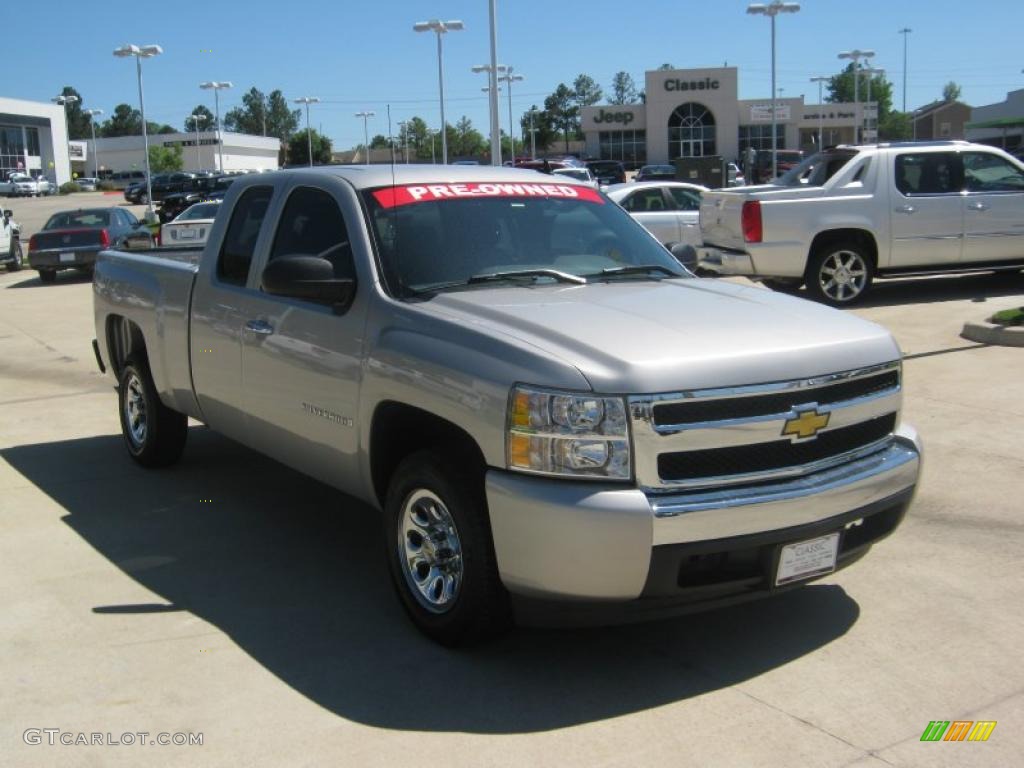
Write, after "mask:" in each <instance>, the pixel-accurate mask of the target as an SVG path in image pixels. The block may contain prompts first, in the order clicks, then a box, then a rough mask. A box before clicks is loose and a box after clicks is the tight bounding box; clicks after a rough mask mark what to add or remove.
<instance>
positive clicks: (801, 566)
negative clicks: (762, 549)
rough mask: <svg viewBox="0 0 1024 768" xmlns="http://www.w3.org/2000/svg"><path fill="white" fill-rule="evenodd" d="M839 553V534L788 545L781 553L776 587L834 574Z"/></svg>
mask: <svg viewBox="0 0 1024 768" xmlns="http://www.w3.org/2000/svg"><path fill="white" fill-rule="evenodd" d="M838 552H839V534H838V533H830V534H828V535H827V536H821V537H819V538H817V539H809V540H808V541H800V542H797V543H796V544H786V545H785V546H784V547H783V548H782V551H781V552H780V553H779V568H778V570H777V571H776V573H775V586H777V587H780V586H782V585H783V584H789V583H790V582H793V581H801V580H803V579H813V578H814V577H815V576H823V575H824V574H826V573H832V571H834V570H835V569H836V555H837V554H838Z"/></svg>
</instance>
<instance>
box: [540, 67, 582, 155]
mask: <svg viewBox="0 0 1024 768" xmlns="http://www.w3.org/2000/svg"><path fill="white" fill-rule="evenodd" d="M544 111H545V112H547V113H548V115H549V116H550V117H551V120H552V122H553V123H554V124H555V126H556V127H557V128H558V129H559V130H560V131H561V132H562V134H563V136H564V137H565V151H566V152H568V151H569V134H570V133H571V134H572V135H574V136H575V135H576V131H577V130H578V129H579V123H580V110H579V107H578V106H577V105H576V94H575V92H573V91H572V90H571V89H570V88H569V86H567V85H566V84H565V83H559V84H558V87H557V88H555V90H554V92H553V93H552V94H551V95H550V96H548V97H547V98H546V99H544Z"/></svg>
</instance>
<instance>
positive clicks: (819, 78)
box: [811, 75, 832, 83]
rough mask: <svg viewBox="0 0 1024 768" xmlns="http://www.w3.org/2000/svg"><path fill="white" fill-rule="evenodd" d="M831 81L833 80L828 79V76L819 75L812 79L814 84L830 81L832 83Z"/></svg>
mask: <svg viewBox="0 0 1024 768" xmlns="http://www.w3.org/2000/svg"><path fill="white" fill-rule="evenodd" d="M831 79H832V78H831V77H828V76H827V75H818V76H817V77H812V78H811V82H812V83H827V82H829V81H830V80H831Z"/></svg>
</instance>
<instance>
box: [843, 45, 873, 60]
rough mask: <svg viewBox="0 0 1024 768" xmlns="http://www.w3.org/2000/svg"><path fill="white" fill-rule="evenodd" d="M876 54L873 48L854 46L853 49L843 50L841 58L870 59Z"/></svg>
mask: <svg viewBox="0 0 1024 768" xmlns="http://www.w3.org/2000/svg"><path fill="white" fill-rule="evenodd" d="M874 55H875V52H874V51H871V50H868V51H862V50H860V49H858V48H854V49H853V50H852V51H842V52H841V53H840V54H839V58H840V59H853V60H854V61H857V60H858V59H870V58H871V57H872V56H874Z"/></svg>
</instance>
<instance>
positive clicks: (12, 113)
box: [0, 97, 71, 184]
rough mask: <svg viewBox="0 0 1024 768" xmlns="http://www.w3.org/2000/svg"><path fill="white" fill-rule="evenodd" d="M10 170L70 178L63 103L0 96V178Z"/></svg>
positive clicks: (63, 179) (59, 181) (62, 179)
mask: <svg viewBox="0 0 1024 768" xmlns="http://www.w3.org/2000/svg"><path fill="white" fill-rule="evenodd" d="M12 171H18V172H21V173H26V174H28V175H29V176H45V177H47V178H49V179H50V180H51V181H55V182H56V183H57V184H63V183H65V182H66V181H69V180H70V179H71V168H70V166H69V161H68V134H67V125H66V124H65V122H64V107H63V106H61V105H60V104H50V103H47V102H39V101H25V100H23V99H8V98H5V97H0V178H6V177H7V176H8V174H10V173H11V172H12Z"/></svg>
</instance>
